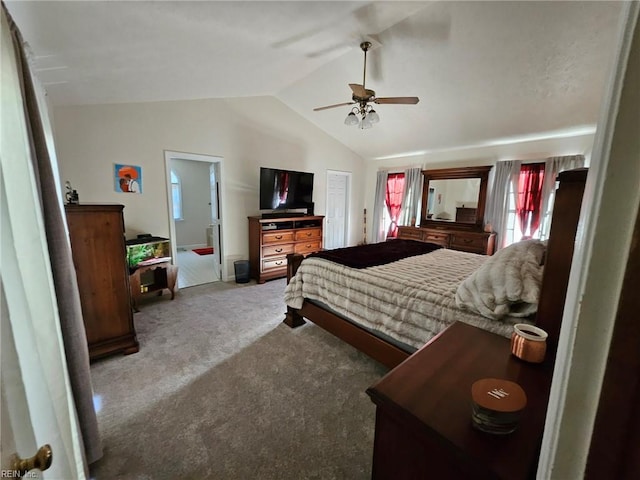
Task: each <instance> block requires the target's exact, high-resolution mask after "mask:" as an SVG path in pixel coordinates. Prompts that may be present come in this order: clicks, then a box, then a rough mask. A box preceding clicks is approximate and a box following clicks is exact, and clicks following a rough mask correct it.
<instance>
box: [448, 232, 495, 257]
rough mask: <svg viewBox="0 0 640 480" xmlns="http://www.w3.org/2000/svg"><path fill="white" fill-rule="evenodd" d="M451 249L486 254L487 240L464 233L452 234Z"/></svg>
mask: <svg viewBox="0 0 640 480" xmlns="http://www.w3.org/2000/svg"><path fill="white" fill-rule="evenodd" d="M451 248H453V249H457V250H464V251H466V252H472V253H486V250H487V245H486V238H485V237H481V236H477V235H468V234H467V235H465V234H464V233H452V234H451Z"/></svg>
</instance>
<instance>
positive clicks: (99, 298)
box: [65, 204, 139, 360]
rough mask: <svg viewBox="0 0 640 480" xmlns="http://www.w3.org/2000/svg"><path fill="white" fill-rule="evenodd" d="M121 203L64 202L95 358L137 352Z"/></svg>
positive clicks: (90, 343)
mask: <svg viewBox="0 0 640 480" xmlns="http://www.w3.org/2000/svg"><path fill="white" fill-rule="evenodd" d="M123 209H124V206H123V205H92V204H86V205H66V206H65V211H66V215H67V223H68V225H69V238H70V240H71V251H72V253H73V263H74V265H75V268H76V274H77V278H78V289H79V291H80V302H81V304H82V315H83V318H84V326H85V329H86V333H87V342H88V344H89V357H90V358H91V360H94V359H96V358H98V357H103V356H105V355H109V354H112V353H118V352H122V353H125V354H129V353H135V352H137V351H138V348H139V347H138V340H137V338H136V332H135V328H134V326H133V310H132V307H131V293H130V289H129V271H128V267H127V263H126V251H125V239H124V218H123Z"/></svg>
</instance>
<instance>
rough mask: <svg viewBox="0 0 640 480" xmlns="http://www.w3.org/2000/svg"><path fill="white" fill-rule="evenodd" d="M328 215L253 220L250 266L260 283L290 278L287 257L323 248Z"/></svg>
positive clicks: (251, 226)
mask: <svg viewBox="0 0 640 480" xmlns="http://www.w3.org/2000/svg"><path fill="white" fill-rule="evenodd" d="M323 220H324V216H319V215H307V216H303V217H284V216H283V217H279V218H262V217H259V216H254V217H249V263H250V268H251V277H253V278H255V279H256V280H257V281H258V283H264V282H265V281H266V280H270V279H273V278H281V277H286V276H287V254H289V253H301V254H303V255H305V254H309V253H312V252H317V251H318V250H320V249H322V225H323Z"/></svg>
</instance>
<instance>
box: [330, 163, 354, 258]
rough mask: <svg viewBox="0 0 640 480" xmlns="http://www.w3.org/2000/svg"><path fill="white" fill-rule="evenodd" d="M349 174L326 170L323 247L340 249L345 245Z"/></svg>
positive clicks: (349, 184)
mask: <svg viewBox="0 0 640 480" xmlns="http://www.w3.org/2000/svg"><path fill="white" fill-rule="evenodd" d="M350 194H351V172H341V171H337V170H327V211H326V217H325V219H326V222H325V229H324V231H325V238H324V247H325V248H326V249H332V248H341V247H345V246H346V245H347V232H348V231H349V228H348V226H349V204H350V198H349V197H350Z"/></svg>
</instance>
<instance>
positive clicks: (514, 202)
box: [506, 163, 555, 245]
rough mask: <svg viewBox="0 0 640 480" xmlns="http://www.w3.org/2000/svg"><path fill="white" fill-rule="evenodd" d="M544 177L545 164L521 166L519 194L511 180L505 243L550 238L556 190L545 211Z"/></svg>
mask: <svg viewBox="0 0 640 480" xmlns="http://www.w3.org/2000/svg"><path fill="white" fill-rule="evenodd" d="M543 180H544V163H533V164H526V165H522V167H521V168H520V175H519V176H518V185H517V188H518V192H517V194H516V191H515V189H514V184H513V183H514V182H509V213H508V216H507V232H506V235H507V239H506V245H511V244H512V243H514V242H518V241H520V240H522V239H526V238H536V239H539V240H546V239H547V238H548V236H549V228H550V226H551V212H552V211H553V200H554V198H555V193H552V194H551V197H550V198H549V201H548V202H547V208H546V211H544V212H542V210H541V209H542V205H543V199H542V183H543ZM518 207H520V208H518ZM523 230H524V231H523Z"/></svg>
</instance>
